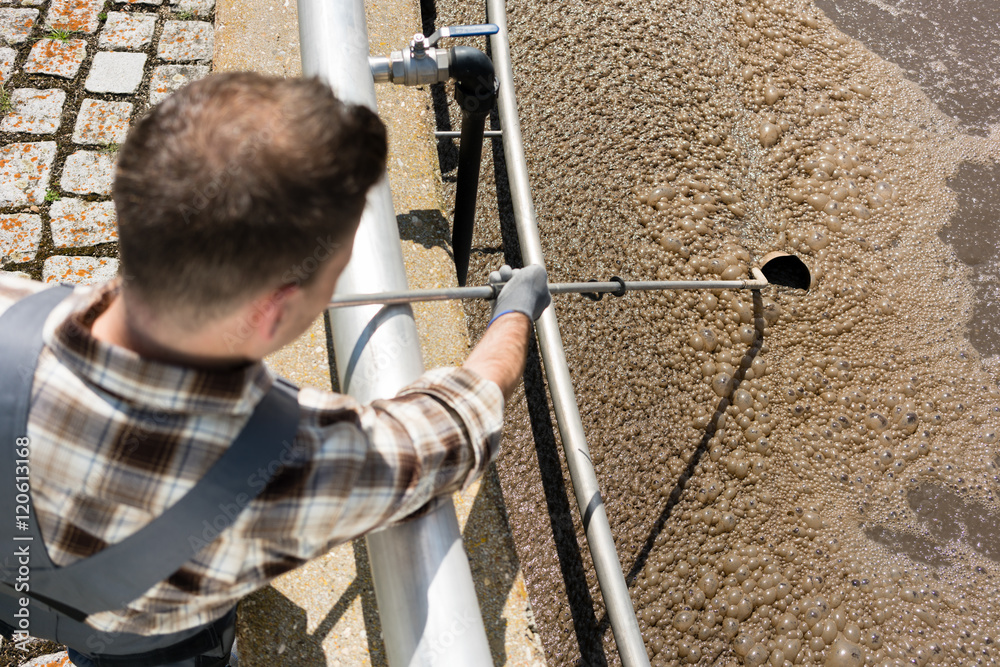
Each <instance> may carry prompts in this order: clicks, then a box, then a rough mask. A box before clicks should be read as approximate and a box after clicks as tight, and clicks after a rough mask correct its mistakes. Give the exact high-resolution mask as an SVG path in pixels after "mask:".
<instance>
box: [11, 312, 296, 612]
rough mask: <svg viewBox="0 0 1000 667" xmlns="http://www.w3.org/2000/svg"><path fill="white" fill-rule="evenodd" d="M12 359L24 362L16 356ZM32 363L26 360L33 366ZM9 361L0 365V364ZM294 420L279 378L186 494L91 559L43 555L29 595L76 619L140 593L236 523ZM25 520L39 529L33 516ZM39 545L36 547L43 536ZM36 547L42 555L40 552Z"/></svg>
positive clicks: (288, 446)
mask: <svg viewBox="0 0 1000 667" xmlns="http://www.w3.org/2000/svg"><path fill="white" fill-rule="evenodd" d="M29 298H30V297H29ZM5 320H8V318H7V317H6V315H5V316H4V317H0V330H3V329H5V328H7V327H10V326H14V328H15V329H17V330H19V333H20V334H21V335H22V336H23V335H25V334H26V333H27V332H26V331H25V329H24V327H23V326H19V325H18V324H17V323H14V322H10V321H7V322H5ZM5 325H6V326H5ZM3 335H4V334H2V333H0V336H3ZM29 337H30V336H29ZM2 340H4V338H0V341H2ZM0 349H3V357H7V356H8V355H7V352H8V349H6V348H0ZM15 358H20V359H22V360H25V357H24V356H23V355H20V354H18V355H16V357H15ZM36 358H37V353H36ZM34 361H35V359H34V358H33V359H31V360H30V362H31V363H32V366H33V365H34ZM11 365H13V364H3V363H0V366H8V367H9V366H11ZM9 370H10V369H9V368H7V369H4V370H0V382H2V377H3V375H2V374H3V373H4V371H9ZM0 386H3V385H0ZM8 386H11V385H8ZM27 407H28V406H27V403H25V405H24V406H23V407H22V410H23V414H22V415H17V420H18V421H19V422H21V423H24V424H25V425H26V424H27ZM298 424H299V404H298V389H297V388H295V387H294V386H292V385H291V384H289V383H286V382H284V381H280V380H279V381H277V382H275V383H274V384H273V385H272V387H271V389H270V390H269V391H268V393H267V394H266V395H265V396H264V398H263V399H262V400H261V402H260V403H258V405H257V407H256V408H255V410H254V412H253V414H252V415H251V417H250V420H249V421H248V422H247V423H246V425H245V426H244V427H243V429H242V430H241V431H240V433H239V435H238V436H237V437H236V439H235V440H234V441H233V443H232V444H231V445H230V446H229V448H228V449H227V450H226V452H225V453H224V454H223V455H222V457H221V458H220V459H219V460H218V461H216V463H215V464H214V465H213V466H212V467H211V468H210V469H209V470H208V472H207V473H205V475H204V477H202V479H201V480H199V482H198V483H197V484H196V485H195V486H194V488H192V489H191V490H190V491H188V493H187V494H185V495H184V497H182V498H181V499H180V500H179V501H177V502H176V503H175V504H174V505H172V506H171V507H170V508H168V509H167V510H166V511H165V512H164V513H163V514H162V515H160V516H159V517H157V518H156V519H154V520H153V521H151V522H150V523H149V524H147V525H146V526H144V527H143V528H141V529H140V530H138V531H136V532H135V533H134V534H132V535H131V536H129V537H128V538H126V539H125V540H123V541H121V542H118V543H117V544H113V545H110V546H108V547H106V548H105V549H102V550H101V551H99V552H98V553H96V554H94V555H93V556H90V557H88V558H85V559H83V560H80V561H77V562H75V563H73V564H71V565H68V566H66V567H60V568H52V567H51V561H49V559H48V556H47V554H45V561H46V563H40V565H41V566H42V567H41V568H39V569H40V571H34V569H33V571H32V573H31V593H30V595H31V597H34V598H37V599H38V600H40V601H42V602H44V603H45V604H48V605H49V606H51V607H53V608H54V609H57V610H58V611H60V612H62V613H64V614H66V615H67V616H69V617H70V618H73V619H74V620H83V618H85V617H86V616H89V615H90V614H94V613H97V612H100V611H109V610H117V609H122V608H123V607H125V606H126V605H127V604H128V603H129V602H131V601H132V600H135V599H137V598H139V597H141V596H142V594H143V593H145V592H146V591H148V590H149V589H150V588H152V587H153V586H155V585H156V584H158V583H159V582H161V581H163V580H165V579H167V578H168V577H169V576H170V575H171V574H173V573H174V572H176V571H177V570H178V569H180V568H181V566H183V565H184V564H185V563H187V562H188V561H190V560H191V559H192V558H193V557H194V556H195V554H197V553H198V552H199V551H200V550H201V549H202V548H204V547H205V546H207V545H208V544H209V543H210V542H212V541H213V540H214V539H215V538H216V537H218V535H219V534H220V533H221V532H222V531H223V530H225V529H226V528H228V527H229V526H231V525H232V524H233V523H234V522H235V520H236V517H237V515H238V513H239V512H240V511H241V510H242V509H243V508H244V507H246V506H247V505H248V504H249V503H250V501H251V500H252V499H253V498H255V497H256V496H257V495H258V494H259V493H260V492H261V491H262V490H263V489H264V488H265V487H266V485H267V482H268V481H269V479H270V477H271V476H272V475H273V474H274V472H276V471H277V470H278V469H279V468H280V467H281V466H282V464H284V463H286V462H287V461H288V460H289V456H290V454H291V452H292V450H293V448H294V443H295V435H296V431H297V430H298ZM2 430H3V429H2V428H0V431H2ZM22 430H23V429H22ZM4 437H7V440H6V442H10V441H11V438H10V437H8V436H5V435H4V434H3V433H2V432H0V438H4ZM0 442H4V440H0ZM0 460H3V461H4V462H3V463H0V479H12V478H13V473H14V470H13V467H12V463H13V457H0ZM0 495H2V494H0ZM7 495H10V494H7ZM8 516H11V515H8ZM30 523H31V525H32V527H33V528H35V529H36V530H37V521H36V520H35V517H34V515H33V513H32V516H31V520H30ZM8 530H9V529H8ZM3 532H6V531H4V530H3V529H2V524H0V535H2V533H3ZM37 542H38V543H39V546H41V544H40V542H41V538H40V536H39V537H37ZM32 551H33V552H34V549H33V550H32ZM40 551H42V552H43V553H44V549H40ZM32 560H33V562H34V558H33V559H32ZM46 565H49V567H46ZM53 602H54V603H55V604H53Z"/></svg>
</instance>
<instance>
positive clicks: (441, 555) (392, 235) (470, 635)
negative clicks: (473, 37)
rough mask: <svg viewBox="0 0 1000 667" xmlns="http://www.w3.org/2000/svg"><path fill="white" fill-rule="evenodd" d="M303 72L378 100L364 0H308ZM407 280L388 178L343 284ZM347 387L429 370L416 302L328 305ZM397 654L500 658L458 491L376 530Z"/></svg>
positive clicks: (392, 387)
mask: <svg viewBox="0 0 1000 667" xmlns="http://www.w3.org/2000/svg"><path fill="white" fill-rule="evenodd" d="M298 5H299V6H298V10H299V11H298V13H299V36H300V41H301V49H302V72H303V74H304V75H305V76H319V77H320V78H321V79H323V80H324V81H326V82H327V83H328V84H330V86H331V87H332V88H333V90H334V92H336V94H337V96H338V97H340V99H341V100H343V101H344V102H347V103H353V104H363V105H365V106H367V107H370V108H371V109H373V110H375V109H376V103H375V85H374V82H373V79H372V72H371V69H370V68H369V62H368V56H369V53H368V26H367V24H366V22H365V6H364V0H299V3H298ZM405 289H406V275H405V273H404V268H403V257H402V251H401V250H400V242H399V230H398V228H397V226H396V216H395V213H394V211H393V205H392V195H391V193H390V191H389V185H388V179H387V178H383V179H382V180H381V182H380V183H379V184H377V185H376V186H375V187H374V188H372V190H371V192H370V193H369V194H368V203H367V206H366V207H365V211H364V214H363V216H362V218H361V225H360V227H359V229H358V233H357V236H356V238H355V241H354V253H353V256H352V258H351V261H350V264H348V266H347V268H346V269H345V270H344V272H343V274H341V276H340V279H339V280H338V282H337V292H338V293H341V294H351V293H356V292H359V291H370V290H376V291H396V290H405ZM329 317H330V325H331V329H332V332H333V344H334V352H335V357H336V365H337V373H338V377H339V379H340V387H341V390H342V391H344V392H345V393H348V394H350V395H351V396H354V397H355V398H357V399H358V400H359V401H361V402H362V403H367V402H369V401H372V400H374V399H378V398H388V397H391V396H394V395H395V394H396V393H397V392H398V391H399V390H400V389H401V388H402V387H403V386H405V385H406V384H408V383H410V382H412V381H413V380H415V379H417V377H418V376H419V375H420V374H421V373H422V372H423V362H422V361H421V357H420V347H419V345H418V340H417V330H416V326H415V324H414V322H413V313H412V311H411V310H410V308H409V306H405V305H403V306H389V307H381V306H364V307H360V308H341V309H338V310H335V311H331V312H330V314H329ZM367 541H368V554H369V558H370V560H371V569H372V579H373V581H374V584H375V595H376V598H377V599H378V607H379V617H380V618H381V621H382V633H383V637H384V640H385V648H386V653H387V655H388V659H389V664H390V665H393V667H399V666H413V667H416V666H420V667H423V666H428V667H429V666H432V665H433V666H435V667H437V666H438V665H450V666H454V667H468V666H469V665H491V664H493V658H492V657H491V654H490V648H489V643H488V641H487V639H486V632H485V629H484V627H483V621H482V616H481V614H480V611H479V603H478V600H477V599H476V593H475V587H474V585H473V581H472V573H471V571H470V569H469V561H468V558H467V557H466V554H465V549H464V548H463V546H462V535H461V533H460V532H459V528H458V520H457V519H456V517H455V508H454V505H453V504H452V501H451V499H450V498H442V499H440V500H438V501H436V504H435V506H434V508H433V509H432V510H431V511H430V512H429V513H427V514H424V515H423V516H421V517H419V518H417V519H414V520H411V521H407V522H405V523H402V524H400V525H397V526H393V527H390V528H386V529H384V530H380V531H378V532H375V533H371V534H369V535H368V537H367Z"/></svg>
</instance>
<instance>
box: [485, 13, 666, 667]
mask: <svg viewBox="0 0 1000 667" xmlns="http://www.w3.org/2000/svg"><path fill="white" fill-rule="evenodd" d="M486 13H487V20H488V21H489V22H490V23H493V24H495V25H497V26H499V28H500V31H499V32H498V33H497V34H495V35H493V36H491V37H490V46H491V47H492V56H493V67H494V69H495V71H496V76H497V79H498V80H499V82H500V91H499V100H498V108H499V112H500V126H501V128H502V129H503V149H504V160H505V162H506V164H507V176H508V178H509V181H510V195H511V199H512V201H513V205H514V219H515V222H516V223H517V236H518V241H519V242H520V244H521V256H522V260H523V261H524V264H525V265H528V264H541V265H543V266H544V265H545V258H544V257H543V255H542V244H541V241H540V240H539V236H538V225H537V223H536V221H535V207H534V204H533V203H532V201H531V184H530V183H529V182H528V166H527V163H526V162H525V157H524V146H523V144H522V139H521V123H520V120H519V119H518V115H517V98H516V97H515V92H514V91H515V90H516V88H515V87H514V73H513V71H512V69H511V63H510V45H509V43H508V37H507V10H506V7H505V6H504V0H487V4H486ZM535 332H536V333H537V336H538V349H539V351H540V352H541V355H542V363H543V364H544V366H545V376H546V378H547V379H548V385H549V391H550V393H551V395H552V405H553V407H554V408H555V413H556V422H557V424H558V427H559V435H560V437H561V438H562V444H563V452H564V453H565V456H566V464H567V466H568V467H569V474H570V477H571V479H572V480H573V490H574V492H575V493H576V502H577V504H578V505H579V507H580V516H581V517H582V518H583V529H584V530H585V531H586V533H587V543H588V545H589V546H590V553H591V556H592V557H593V560H594V569H595V570H596V571H597V580H598V583H599V584H600V587H601V596H602V597H603V598H604V604H605V606H606V607H607V610H608V617H609V618H610V619H611V630H612V632H613V633H614V636H615V643H616V644H617V646H618V654H619V655H620V656H621V659H622V664H623V665H625V667H633V666H638V665H642V666H643V667H646V666H648V665H649V657H648V656H647V655H646V648H645V646H644V645H643V643H642V634H641V633H640V631H639V623H638V621H636V618H635V610H634V609H633V608H632V599H631V598H630V597H629V592H628V586H627V585H626V584H625V577H624V575H623V574H622V564H621V562H620V561H619V560H618V552H617V551H616V549H615V542H614V537H613V536H612V534H611V526H610V525H609V524H608V517H607V514H606V513H605V511H604V501H603V499H602V498H601V490H600V488H599V486H598V484H597V476H596V475H595V474H594V467H593V466H592V465H591V463H590V452H589V450H588V448H587V438H586V435H585V434H584V432H583V423H582V422H581V421H580V410H579V408H578V407H577V404H576V396H575V395H574V393H573V381H572V379H571V378H570V374H569V367H568V366H567V365H566V353H565V351H564V350H563V344H562V337H561V336H560V334H559V322H558V321H557V320H556V312H555V308H554V307H553V306H551V305H550V306H549V307H548V308H546V309H545V312H544V313H542V316H541V317H540V318H539V319H538V321H537V322H536V323H535Z"/></svg>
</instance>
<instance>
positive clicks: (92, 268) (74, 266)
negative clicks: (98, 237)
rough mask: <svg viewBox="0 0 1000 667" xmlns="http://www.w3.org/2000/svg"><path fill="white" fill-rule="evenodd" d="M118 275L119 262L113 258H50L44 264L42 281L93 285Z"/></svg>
mask: <svg viewBox="0 0 1000 667" xmlns="http://www.w3.org/2000/svg"><path fill="white" fill-rule="evenodd" d="M116 275H118V260H117V259H113V258H111V257H62V256H55V257H49V258H48V259H47V260H45V263H44V264H42V281H43V282H47V283H58V282H66V283H74V284H77V285H93V284H95V283H103V282H107V281H109V280H111V279H112V278H114V277H115V276H116Z"/></svg>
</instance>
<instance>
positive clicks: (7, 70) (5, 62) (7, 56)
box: [0, 46, 17, 84]
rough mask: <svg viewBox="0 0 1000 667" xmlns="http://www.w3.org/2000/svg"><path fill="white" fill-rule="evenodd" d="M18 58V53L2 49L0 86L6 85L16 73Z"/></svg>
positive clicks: (0, 51) (0, 56) (0, 48)
mask: <svg viewBox="0 0 1000 667" xmlns="http://www.w3.org/2000/svg"><path fill="white" fill-rule="evenodd" d="M16 58H17V51H15V50H14V49H8V48H7V47H5V46H4V47H0V84H2V83H6V82H7V80H8V79H9V78H10V75H11V74H13V72H14V60H15V59H16Z"/></svg>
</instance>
